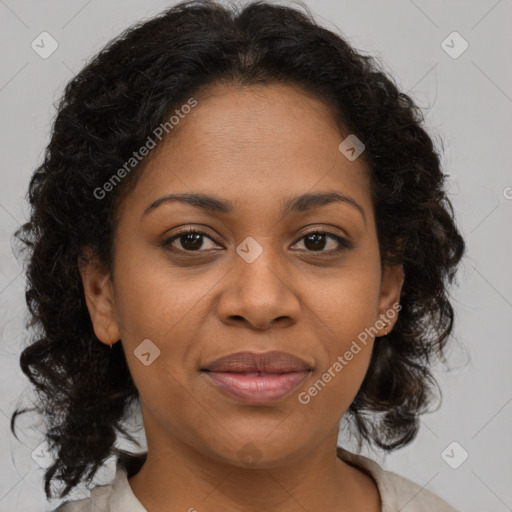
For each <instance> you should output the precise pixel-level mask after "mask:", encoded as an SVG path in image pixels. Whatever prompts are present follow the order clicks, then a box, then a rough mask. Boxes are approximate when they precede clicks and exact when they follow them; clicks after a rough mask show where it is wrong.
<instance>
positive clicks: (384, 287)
mask: <svg viewBox="0 0 512 512" xmlns="http://www.w3.org/2000/svg"><path fill="white" fill-rule="evenodd" d="M404 278H405V275H404V268H403V265H393V266H387V265H385V266H384V271H383V275H382V281H381V285H380V296H379V318H380V320H377V322H376V323H375V326H376V328H378V330H379V332H378V334H377V336H385V335H386V334H388V333H390V332H391V330H392V329H393V326H394V325H395V323H396V321H397V318H398V312H399V311H400V309H401V306H400V292H401V291H402V285H403V283H404Z"/></svg>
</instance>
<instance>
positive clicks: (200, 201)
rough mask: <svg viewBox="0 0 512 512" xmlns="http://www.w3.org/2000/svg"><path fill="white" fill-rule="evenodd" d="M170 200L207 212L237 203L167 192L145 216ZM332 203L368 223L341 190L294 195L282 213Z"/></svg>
mask: <svg viewBox="0 0 512 512" xmlns="http://www.w3.org/2000/svg"><path fill="white" fill-rule="evenodd" d="M169 202H180V203H184V204H188V205H191V206H193V207H195V208H199V209H201V210H203V211H205V212H207V213H222V214H228V213H232V212H233V210H234V209H235V205H234V204H233V203H232V202H231V201H227V200H226V199H221V198H218V197H214V196H209V195H207V194H201V193H189V194H167V195H165V196H162V197H159V198H158V199H156V200H155V201H153V202H152V203H151V204H149V205H148V206H147V207H146V209H145V210H144V213H143V216H144V215H147V214H148V213H150V212H151V211H153V210H155V209H156V208H158V207H159V206H160V205H162V204H164V203H169ZM332 203H342V204H348V205H351V206H353V207H354V208H356V209H357V210H358V211H359V213H360V214H361V215H362V217H363V220H364V222H365V224H366V215H365V212H364V209H363V207H362V206H361V205H360V204H359V203H358V202H357V201H356V200H355V199H353V198H352V197H350V196H347V195H345V194H341V193H339V192H321V193H316V194H312V193H308V194H303V195H301V196H297V197H292V198H290V199H287V200H285V201H284V204H283V209H282V214H283V216H286V215H289V214H291V213H300V212H304V211H307V210H312V209H315V208H320V207H322V206H326V205H328V204H332Z"/></svg>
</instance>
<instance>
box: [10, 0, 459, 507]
mask: <svg viewBox="0 0 512 512" xmlns="http://www.w3.org/2000/svg"><path fill="white" fill-rule="evenodd" d="M297 4H298V6H299V7H300V8H295V7H293V8H292V7H289V6H286V7H285V6H281V5H277V4H270V3H268V2H265V1H256V2H252V3H249V4H247V5H245V6H243V7H240V6H238V5H232V6H229V7H228V6H225V5H221V4H219V3H216V2H215V1H210V0H193V1H186V2H181V3H179V4H177V5H175V6H173V7H172V8H169V9H167V10H165V11H164V12H162V13H161V14H159V15H158V16H156V17H153V18H151V19H149V20H144V21H141V22H139V23H138V24H136V25H134V26H132V27H130V28H129V29H127V30H126V31H124V32H123V33H122V34H121V35H119V36H118V37H117V38H115V39H114V40H113V41H111V42H110V43H109V44H108V45H107V46H106V47H105V48H104V49H102V50H101V51H100V52H99V53H98V54H97V55H96V56H94V57H93V58H92V59H91V60H90V61H89V62H88V63H87V65H86V66H85V67H84V68H83V69H82V71H80V72H79V73H78V74H77V75H76V76H75V77H74V78H73V79H72V80H71V81H70V82H69V83H68V84H67V86H66V88H65V91H64V94H63V97H62V98H61V100H60V102H59V104H58V111H57V114H56V117H55V120H54V123H53V126H52V134H51V140H50V142H49V144H48V146H47V148H46V151H45V155H44V160H43V163H42V164H41V165H40V166H39V167H38V168H37V169H36V170H35V172H34V174H33V176H32V177H31V180H30V185H29V189H28V194H27V196H28V200H29V202H30V205H31V214H30V219H29V221H28V222H26V223H25V224H24V225H23V226H22V227H20V228H19V229H18V231H16V233H15V236H16V237H17V238H18V239H19V240H21V241H22V242H23V247H24V250H25V252H27V253H28V256H29V257H28V258H27V265H26V275H27V288H26V302H27V305H28V311H29V314H30V321H29V322H28V327H34V331H35V332H34V335H33V336H32V337H31V342H30V343H29V344H27V346H26V347H25V348H24V349H23V351H22V353H21V356H20V366H21V369H22V371H23V372H24V374H25V375H26V376H27V377H28V379H29V380H30V382H31V383H32V384H33V385H34V386H35V389H36V392H37V396H38V400H37V401H36V403H35V406H34V407H33V408H31V409H24V410H22V411H19V410H16V411H15V412H14V413H13V415H12V418H11V430H12V432H13V433H14V435H16V433H15V430H14V425H15V418H16V416H17V415H18V414H21V413H24V412H27V411H29V410H30V411H33V410H36V411H37V412H38V413H39V414H41V415H43V417H44V418H45V419H46V425H47V431H46V432H45V435H46V441H47V443H48V445H49V447H50V449H51V450H52V451H53V452H54V453H55V454H56V460H55V461H54V463H53V464H52V465H51V466H49V467H48V468H47V469H46V472H45V493H46V496H47V497H48V498H50V497H51V491H50V483H51V481H52V479H53V478H56V479H59V480H60V481H61V482H64V483H65V484H66V485H65V487H64V490H63V491H62V493H61V494H60V495H59V497H61V498H62V497H64V496H67V495H68V494H69V492H70V491H71V489H73V488H74V487H75V486H77V485H78V484H79V483H81V481H85V480H87V481H89V482H90V481H91V480H92V478H93V477H94V474H95V473H96V471H97V470H98V469H99V468H100V467H101V466H102V464H103V463H104V462H105V461H106V460H107V458H109V457H111V456H112V455H113V454H116V453H117V454H118V456H119V460H125V461H127V462H126V463H127V464H133V461H134V460H135V458H136V455H135V454H130V453H129V452H124V451H122V450H117V448H115V447H114V443H115V441H116V439H117V435H118V433H122V434H123V435H125V436H127V437H128V438H129V439H133V438H131V436H130V434H129V432H127V429H126V428H125V427H124V421H125V419H126V413H127V410H128V406H129V405H133V404H134V403H136V401H137V400H138V392H137V389H136V387H135V385H134V382H133V380H132V378H131V375H130V372H129V370H128V367H127V364H126V359H125V354H124V352H123V349H122V345H121V343H117V344H115V345H114V346H113V348H112V349H109V348H108V347H107V346H106V345H104V344H103V343H100V342H99V340H98V339H97V338H96V336H95V333H94V331H93V328H92V323H91V319H90V316H89V313H88V309H87V307H86V303H85V298H84V290H83V287H82V281H81V276H80V273H79V267H78V260H79V258H80V257H83V256H84V251H85V249H86V248H91V249H92V250H93V252H94V254H95V255H97V257H98V258H99V259H100V261H102V262H103V263H105V264H106V265H108V268H110V269H112V253H113V250H112V240H113V234H114V233H115V229H116V222H117V221H116V212H117V211H118V207H119V204H120V203H121V201H122V199H123V197H126V194H127V193H128V192H129V190H130V188H131V187H133V186H134V184H135V183H136V180H137V177H138V176H140V175H141V172H142V171H143V169H144V164H145V161H144V160H142V161H141V162H140V163H139V164H138V165H136V166H134V169H133V170H131V172H129V173H127V175H126V176H125V177H124V179H123V180H122V181H121V182H120V183H118V184H116V186H115V187H112V188H113V190H112V192H111V193H109V194H104V197H103V195H102V196H101V198H99V197H98V196H99V194H98V193H97V192H96V193H94V191H98V190H99V189H101V187H103V186H104V184H105V183H106V182H107V181H108V180H109V178H111V177H112V175H113V174H114V173H115V172H116V171H117V170H118V169H120V168H121V166H122V165H123V163H125V162H126V161H127V160H129V159H130V158H131V157H132V155H133V152H134V150H136V149H137V148H140V147H141V146H143V145H144V144H145V142H146V140H147V138H148V135H150V134H151V133H153V131H154V130H155V127H158V126H159V125H161V124H162V123H163V122H165V121H166V120H167V119H168V117H169V114H170V113H172V112H173V111H174V109H176V108H177V107H178V106H180V105H182V104H183V102H184V101H186V99H187V98H189V97H190V96H191V95H193V94H194V93H197V92H198V91H200V90H201V89H202V88H205V87H207V86H209V85H212V84H214V83H226V84H238V85H253V84H272V83H274V84H275V83H281V84H289V85H294V86H299V87H302V90H304V91H306V92H308V93H310V94H313V95H315V97H317V98H319V99H321V100H322V101H324V102H325V104H327V105H328V106H329V108H330V110H331V111H332V113H333V116H334V117H335V118H336V119H337V121H338V122H339V123H340V126H343V127H345V129H346V130H347V131H348V132H349V133H352V134H355V135H356V136H357V137H358V138H359V139H360V140H361V141H363V143H364V145H365V151H364V152H363V154H362V155H361V156H360V158H362V159H363V160H364V162H365V163H366V164H367V166H368V168H369V170H370V176H371V193H372V201H373V206H374V209H375V215H376V227H377V234H378V243H379V247H380V254H381V263H382V265H384V264H389V265H395V264H401V265H403V269H404V274H405V280H404V283H403V287H402V294H401V306H402V309H401V311H400V315H399V317H398V320H397V323H396V325H395V327H394V329H393V330H392V331H391V332H390V333H389V334H387V335H386V336H384V337H382V338H381V340H380V342H379V343H378V344H376V345H375V346H374V349H373V352H372V357H371V361H370V365H369V370H368V372H367V374H366V376H365V378H364V381H363V383H362V385H361V388H360V390H359V392H358V394H357V396H356V398H355V400H354V401H353V403H352V404H351V405H350V408H349V410H348V411H347V417H348V418H349V420H350V422H351V429H352V430H353V431H354V432H355V434H354V435H355V436H356V438H357V439H358V443H359V447H361V444H362V443H363V442H364V443H368V444H371V443H374V444H375V445H376V446H378V447H380V448H381V449H384V450H387V451H391V450H393V449H396V448H398V447H401V446H404V445H406V444H407V443H409V442H410V441H411V440H412V439H414V437H415V436H416V434H417V431H418V426H419V415H420V414H422V413H423V412H425V411H427V408H428V407H429V406H430V405H431V402H432V399H433V397H434V396H436V392H435V391H436V387H437V383H436V381H435V379H434V377H433V375H432V373H431V367H432V363H433V361H434V358H437V357H439V358H440V359H442V360H443V361H446V359H445V353H444V348H445V345H446V343H447V340H448V338H449V335H450V333H451V331H452V327H453V321H454V310H453V307H452V305H451V303H450V299H449V295H448V285H449V284H451V283H453V281H454V279H455V274H456V270H457V266H458V263H459V261H460V260H461V259H462V256H463V255H464V252H465V243H464V240H463V238H462V236H461V234H460V233H459V231H458V229H457V227H456V223H455V219H454V211H453V207H452V205H451V203H450V200H449V199H448V197H447V195H446V193H445V190H444V182H445V178H446V175H445V174H444V173H443V172H442V169H441V163H440V154H439V150H438V149H436V147H435V145H434V143H433V140H432V139H431V137H430V136H429V135H428V134H427V133H426V131H425V129H424V128H423V127H422V125H423V122H424V118H423V115H422V112H421V109H420V108H419V107H418V106H417V105H416V104H415V103H414V102H413V100H412V99H411V98H410V97H409V96H408V95H407V94H405V93H403V92H400V91H399V88H398V86H397V85H396V83H395V82H394V81H393V78H391V77H390V76H388V74H387V73H386V72H385V71H384V70H383V68H382V66H381V64H380V63H379V62H378V60H377V59H376V58H375V57H372V56H370V55H363V54H362V53H361V52H358V51H356V50H355V49H354V48H353V47H352V46H351V45H350V44H349V43H348V42H347V41H345V40H344V39H343V38H342V37H341V36H340V35H338V34H336V33H334V32H333V31H331V30H330V29H327V28H325V27H322V26H320V25H319V24H318V23H317V22H316V21H315V20H314V18H313V16H312V15H311V13H310V11H309V10H308V7H307V6H305V5H303V4H302V2H297ZM301 8H302V10H301ZM130 461H131V462H130ZM139 467H140V466H139Z"/></svg>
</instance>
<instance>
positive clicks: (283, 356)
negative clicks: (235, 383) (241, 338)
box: [202, 350, 312, 373]
mask: <svg viewBox="0 0 512 512" xmlns="http://www.w3.org/2000/svg"><path fill="white" fill-rule="evenodd" d="M202 369H203V370H206V371H210V372H224V373H226V372H228V373H290V372H303V371H309V370H311V369H312V368H311V366H310V365H309V364H308V363H307V362H306V361H304V360H303V359H301V358H300V357H296V356H294V355H292V354H289V353H287V352H281V351H278V350H274V351H272V352H265V353H261V354H257V353H255V352H236V353H234V354H230V355H228V356H225V357H221V358H220V359H217V360H215V361H213V362H212V363H210V364H208V365H207V366H206V367H205V368H202Z"/></svg>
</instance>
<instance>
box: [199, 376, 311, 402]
mask: <svg viewBox="0 0 512 512" xmlns="http://www.w3.org/2000/svg"><path fill="white" fill-rule="evenodd" d="M310 371H311V370H305V371H292V372H283V373H265V372H247V373H236V372H212V371H208V370H203V374H205V375H206V377H207V378H208V380H209V382H210V383H211V384H213V385H214V386H215V387H216V388H217V389H218V390H219V391H221V392H222V393H224V394H226V395H228V396H229V397H231V398H234V399H236V400H237V401H240V402H244V403H247V404H253V405H257V404H260V405H263V404H267V403H272V402H277V401H279V400H282V399H284V398H286V397H287V396H289V395H290V394H291V393H292V392H293V391H295V390H296V389H297V388H298V387H299V386H300V385H301V384H302V383H303V382H304V380H305V379H306V377H307V376H308V375H309V373H310Z"/></svg>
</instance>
